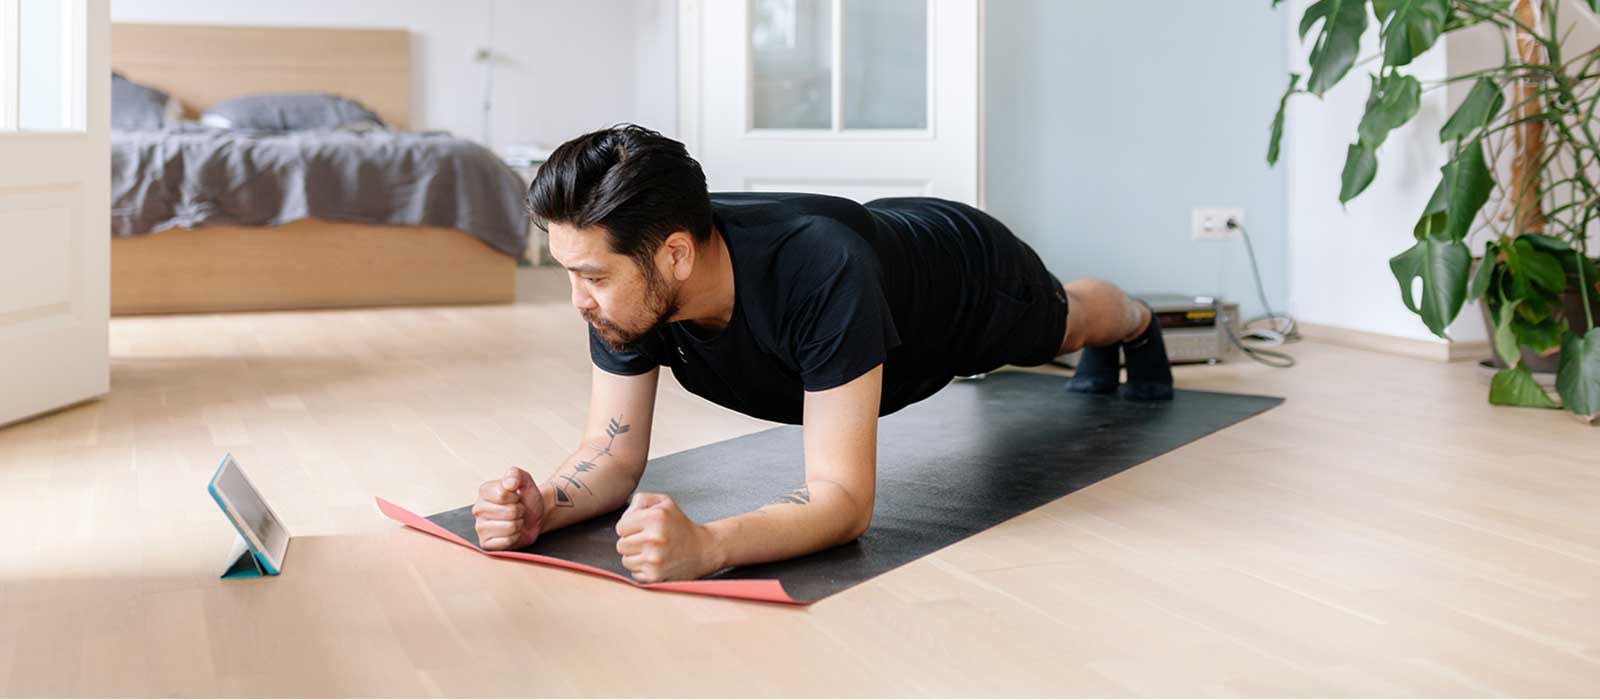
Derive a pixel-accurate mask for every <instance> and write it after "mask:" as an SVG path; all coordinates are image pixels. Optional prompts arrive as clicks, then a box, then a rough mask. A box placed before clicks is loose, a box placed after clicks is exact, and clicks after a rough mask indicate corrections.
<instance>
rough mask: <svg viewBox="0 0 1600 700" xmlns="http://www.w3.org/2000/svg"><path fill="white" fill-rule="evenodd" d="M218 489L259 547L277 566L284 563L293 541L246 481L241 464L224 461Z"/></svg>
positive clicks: (218, 478)
mask: <svg viewBox="0 0 1600 700" xmlns="http://www.w3.org/2000/svg"><path fill="white" fill-rule="evenodd" d="M216 489H217V492H218V493H219V494H221V495H222V498H223V500H224V501H226V502H227V504H228V507H229V508H231V509H233V512H234V513H235V514H237V515H238V517H239V519H240V520H242V521H243V525H244V526H245V528H246V529H247V530H249V532H250V535H248V536H247V537H249V536H253V539H254V540H255V542H254V543H253V544H255V545H256V546H257V547H259V548H260V549H261V551H262V552H263V553H265V554H266V555H267V557H268V559H269V560H270V561H271V562H272V564H273V566H274V567H276V566H277V565H278V562H279V561H281V559H282V556H283V550H284V547H285V545H287V543H288V540H289V533H288V531H287V530H285V529H284V527H283V525H282V524H281V523H279V522H278V518H277V516H275V515H273V513H272V509H270V508H268V507H267V504H266V502H265V501H263V500H261V495H260V494H259V493H257V492H256V490H255V487H254V486H252V485H251V484H250V480H249V479H247V478H245V475H244V470H242V469H240V468H239V465H238V463H236V462H234V461H233V459H231V458H229V459H226V460H224V461H223V463H222V468H221V469H219V470H218V471H217V477H216Z"/></svg>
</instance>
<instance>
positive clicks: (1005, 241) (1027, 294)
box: [953, 222, 1067, 376]
mask: <svg viewBox="0 0 1600 700" xmlns="http://www.w3.org/2000/svg"><path fill="white" fill-rule="evenodd" d="M996 223H997V224H998V222H996ZM992 235H994V236H995V238H992V239H991V244H992V245H993V250H994V254H993V255H991V256H989V257H990V267H991V270H990V275H991V277H990V279H991V280H993V281H992V283H991V284H990V288H989V299H988V300H987V304H988V305H987V307H986V308H988V309H989V313H988V316H987V318H986V319H985V320H984V322H983V324H982V330H981V331H979V333H978V336H979V337H977V338H974V343H973V344H972V345H971V346H970V349H969V352H967V353H963V355H965V357H962V358H960V360H958V361H957V363H956V366H955V367H954V368H953V369H954V372H955V374H956V376H968V375H973V374H981V373H983V372H988V371H991V370H994V369H998V368H999V367H1000V366H1002V365H1019V366H1023V367H1031V366H1034V365H1042V364H1044V363H1046V362H1049V361H1051V360H1053V359H1055V357H1056V355H1058V354H1059V351H1060V349H1061V339H1062V337H1063V336H1065V335H1066V332H1067V293H1066V291H1065V290H1064V289H1062V287H1061V280H1059V279H1057V278H1056V276H1055V275H1054V274H1051V272H1050V270H1048V269H1046V268H1045V266H1044V261H1042V260H1040V259H1039V255H1038V253H1035V252H1034V250H1033V248H1031V247H1029V246H1028V244H1027V243H1024V242H1022V240H1021V239H1019V238H1017V237H1016V236H1015V235H1012V234H1011V233H1010V232H1009V231H1006V230H1005V229H1004V227H1003V226H1002V227H1000V229H999V231H998V232H996V233H995V234H992Z"/></svg>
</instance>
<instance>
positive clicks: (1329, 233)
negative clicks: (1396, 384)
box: [1281, 0, 1486, 343]
mask: <svg viewBox="0 0 1600 700" xmlns="http://www.w3.org/2000/svg"><path fill="white" fill-rule="evenodd" d="M1307 4H1308V1H1307V0H1291V2H1288V3H1284V5H1283V6H1282V8H1283V10H1286V11H1285V12H1284V15H1283V17H1284V21H1285V22H1287V23H1288V26H1289V28H1290V29H1289V32H1288V38H1289V70H1291V71H1294V72H1297V73H1300V74H1301V75H1309V74H1310V69H1309V67H1308V65H1307V59H1306V56H1307V53H1308V52H1309V49H1308V47H1307V46H1302V45H1301V43H1300V38H1299V34H1298V31H1297V26H1298V24H1299V21H1300V17H1301V15H1302V14H1304V11H1305V7H1306V5H1307ZM1314 38H1315V36H1314V35H1308V39H1314ZM1449 40H1450V37H1448V36H1447V37H1445V38H1443V39H1441V40H1440V44H1439V45H1437V46H1435V47H1434V48H1433V49H1432V50H1430V51H1429V52H1428V53H1426V54H1423V55H1422V56H1420V57H1418V58H1417V59H1416V61H1414V62H1413V63H1412V65H1411V66H1410V69H1409V70H1408V72H1409V73H1410V74H1412V75H1415V76H1416V77H1417V78H1418V79H1419V80H1422V81H1423V82H1424V83H1425V84H1426V83H1427V81H1429V80H1437V79H1439V78H1442V77H1444V76H1446V75H1449V74H1452V73H1457V72H1460V71H1458V70H1452V69H1451V68H1450V66H1449V65H1448V63H1449V62H1448V60H1447V54H1448V52H1449V49H1448V44H1449ZM1376 52H1377V34H1376V26H1375V24H1374V25H1373V27H1372V28H1371V29H1369V31H1368V32H1367V36H1366V37H1364V38H1363V41H1362V47H1361V53H1360V55H1361V56H1370V55H1373V54H1375V53H1376ZM1367 70H1368V68H1367V67H1358V68H1355V69H1353V70H1352V71H1351V74H1350V75H1349V76H1347V77H1346V78H1345V79H1344V80H1343V81H1342V82H1341V83H1340V84H1339V85H1338V87H1336V88H1334V89H1332V90H1329V91H1328V92H1327V94H1326V95H1324V97H1323V99H1322V100H1320V101H1319V100H1317V99H1316V98H1315V97H1311V96H1305V95H1302V96H1298V97H1296V98H1294V99H1292V100H1290V103H1289V104H1290V108H1289V114H1288V126H1287V131H1286V133H1285V136H1284V151H1283V158H1284V159H1283V161H1282V164H1281V166H1286V167H1287V168H1288V173H1289V183H1288V219H1289V224H1288V231H1289V241H1288V246H1289V251H1288V259H1289V274H1288V280H1289V304H1290V310H1291V311H1292V312H1293V313H1294V314H1295V316H1296V318H1298V319H1299V320H1301V321H1305V322H1307V323H1315V324H1320V325H1325V326H1336V327H1339V328H1349V329H1354V330H1361V331H1369V332H1373V333H1382V334H1385V335H1392V336H1401V337H1406V338H1414V339H1420V340H1431V341H1436V342H1441V343H1442V342H1445V341H1443V340H1440V339H1439V338H1438V337H1437V336H1435V335H1433V333H1431V332H1429V331H1428V328H1427V326H1426V325H1424V324H1423V323H1422V319H1421V318H1420V317H1418V316H1417V315H1416V314H1413V313H1411V311H1410V310H1408V309H1407V308H1406V307H1405V305H1404V304H1403V303H1402V301H1401V297H1400V291H1399V286H1398V285H1397V283H1396V282H1395V279H1394V275H1393V274H1392V273H1391V272H1390V271H1389V258H1391V257H1393V256H1395V255H1397V254H1399V253H1401V252H1403V251H1405V250H1406V249H1407V248H1409V247H1411V245H1412V244H1413V243H1414V239H1413V238H1412V235H1411V230H1412V228H1413V226H1414V225H1415V224H1416V222H1417V218H1418V217H1419V216H1420V215H1421V213H1422V210H1423V208H1424V207H1425V206H1426V205H1427V202H1428V197H1429V196H1430V195H1432V194H1433V188H1434V186H1435V185H1436V184H1438V181H1439V177H1440V175H1439V168H1441V167H1443V165H1444V164H1445V162H1446V160H1447V154H1446V153H1447V152H1446V148H1445V146H1444V145H1442V144H1440V143H1439V137H1438V134H1439V127H1441V126H1443V125H1444V121H1445V119H1446V118H1447V117H1448V116H1449V105H1448V95H1447V94H1446V91H1445V90H1432V91H1425V92H1424V93H1423V95H1422V107H1421V111H1420V112H1419V113H1418V114H1417V116H1416V117H1415V118H1414V119H1412V120H1411V122H1410V123H1408V124H1407V125H1406V126H1404V127H1402V128H1400V129H1398V130H1396V131H1395V132H1393V133H1391V134H1390V135H1389V137H1388V139H1386V140H1385V141H1384V144H1383V146H1381V147H1379V149H1378V174H1377V177H1376V178H1375V179H1374V180H1373V182H1372V185H1371V186H1370V187H1368V188H1367V190H1366V191H1365V192H1363V193H1362V194H1361V195H1360V196H1359V197H1357V198H1356V199H1354V200H1353V201H1351V202H1350V203H1349V205H1348V206H1346V207H1340V205H1339V175H1340V172H1341V171H1342V170H1343V168H1344V159H1345V149H1346V148H1347V147H1348V146H1349V144H1350V143H1352V142H1353V141H1355V138H1356V125H1357V124H1358V123H1359V122H1360V121H1361V114H1362V112H1363V111H1364V109H1365V105H1366V99H1367V93H1368V86H1367V78H1366V72H1367ZM1285 80H1287V78H1285ZM1303 84H1304V81H1302V85H1303ZM1458 99H1459V97H1458ZM1448 333H1449V334H1450V336H1451V338H1452V339H1454V340H1456V341H1474V340H1483V339H1484V338H1485V337H1486V336H1485V333H1484V329H1483V321H1482V319H1481V318H1480V316H1479V314H1478V310H1477V309H1476V308H1475V307H1474V306H1472V305H1470V304H1469V305H1467V306H1465V307H1463V309H1462V312H1461V315H1460V316H1458V317H1457V319H1456V322H1455V324H1453V325H1452V326H1451V327H1450V328H1449V329H1448Z"/></svg>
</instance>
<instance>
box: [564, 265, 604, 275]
mask: <svg viewBox="0 0 1600 700" xmlns="http://www.w3.org/2000/svg"><path fill="white" fill-rule="evenodd" d="M567 269H568V270H571V271H573V272H577V273H580V274H584V273H586V274H594V273H597V272H605V271H606V269H605V268H604V267H601V266H599V265H591V264H588V263H585V264H583V265H568V266H567Z"/></svg>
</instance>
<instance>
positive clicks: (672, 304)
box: [583, 266, 678, 352]
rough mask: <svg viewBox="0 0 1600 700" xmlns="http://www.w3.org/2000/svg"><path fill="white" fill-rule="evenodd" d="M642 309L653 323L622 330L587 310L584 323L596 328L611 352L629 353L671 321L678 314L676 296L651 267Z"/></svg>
mask: <svg viewBox="0 0 1600 700" xmlns="http://www.w3.org/2000/svg"><path fill="white" fill-rule="evenodd" d="M642 308H643V310H644V312H645V316H646V318H649V319H650V320H649V322H647V323H644V324H641V327H637V328H623V327H622V326H618V325H616V324H614V323H612V322H610V321H607V320H604V319H601V318H598V317H595V316H591V315H589V312H587V311H585V312H584V313H583V320H585V321H588V322H589V323H591V324H593V325H594V327H595V333H596V334H598V335H599V336H600V340H601V341H602V342H604V343H605V344H606V346H607V347H610V348H611V351H612V352H627V351H628V350H630V349H631V348H632V346H633V344H634V343H636V342H638V341H639V339H640V338H643V337H644V336H646V335H649V334H650V332H651V331H654V330H655V329H657V328H659V327H661V325H662V324H664V323H666V320H667V319H668V318H670V317H672V316H673V315H674V314H676V313H678V299H677V295H676V294H674V293H673V290H671V289H669V288H668V287H667V281H666V280H664V279H662V278H661V275H658V274H656V271H655V269H654V268H651V267H648V266H647V267H645V269H644V301H643V302H642Z"/></svg>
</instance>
